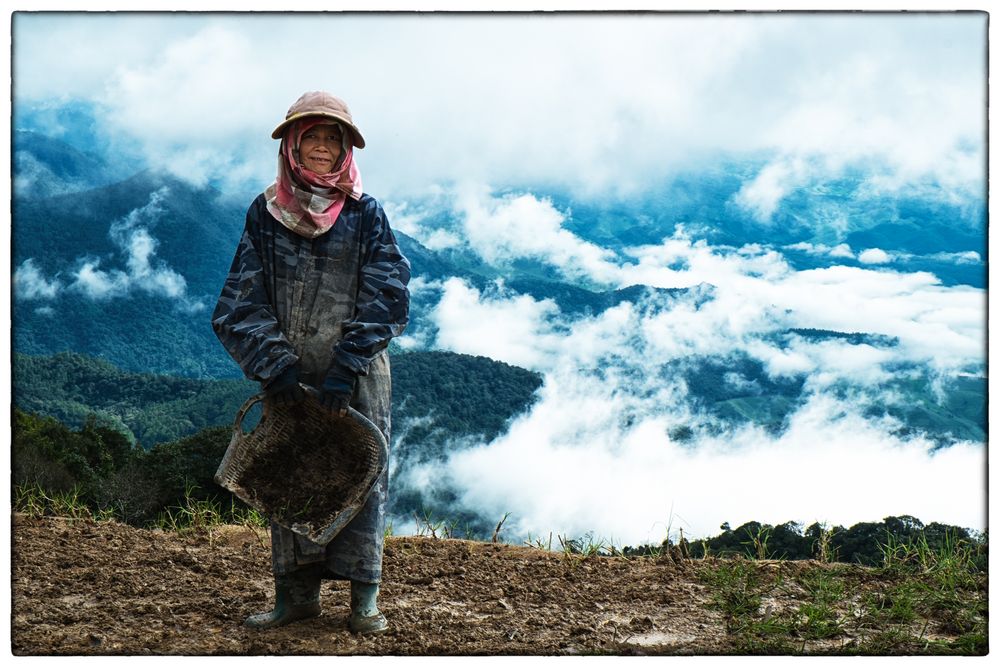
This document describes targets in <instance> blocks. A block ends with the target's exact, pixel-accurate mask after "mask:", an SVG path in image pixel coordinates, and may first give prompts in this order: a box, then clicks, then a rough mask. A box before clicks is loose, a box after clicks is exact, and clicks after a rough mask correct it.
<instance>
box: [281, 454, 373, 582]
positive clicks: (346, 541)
mask: <svg viewBox="0 0 1000 667" xmlns="http://www.w3.org/2000/svg"><path fill="white" fill-rule="evenodd" d="M388 478H389V470H388V468H386V469H385V470H383V471H382V474H381V475H380V476H379V478H378V481H377V482H375V486H374V487H373V488H372V492H371V495H369V496H368V500H367V502H365V504H364V506H363V507H362V508H361V511H360V512H358V514H357V515H356V516H355V517H354V518H353V519H352V520H351V522H350V523H349V524H347V525H346V526H344V529H343V530H341V531H340V532H339V533H337V536H336V537H334V538H333V539H332V540H330V542H329V544H326V545H321V544H316V543H315V542H313V541H312V540H309V539H307V538H305V537H303V536H302V535H298V534H296V533H293V532H292V531H290V530H289V529H287V528H283V527H281V526H279V525H278V524H276V523H274V522H273V521H272V522H271V567H272V569H273V570H274V574H275V575H276V576H279V575H286V574H292V573H294V572H296V571H298V570H300V569H303V568H308V569H317V568H318V567H319V564H323V565H325V572H324V576H325V577H327V578H332V579H351V580H353V581H362V582H365V583H369V584H377V583H379V582H381V581H382V547H383V541H384V536H385V505H386V498H387V495H388V494H387V493H386V491H387V486H388Z"/></svg>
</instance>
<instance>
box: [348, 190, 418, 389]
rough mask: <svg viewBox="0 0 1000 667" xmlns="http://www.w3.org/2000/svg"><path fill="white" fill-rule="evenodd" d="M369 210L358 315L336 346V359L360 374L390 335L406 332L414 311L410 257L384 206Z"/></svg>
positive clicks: (357, 307)
mask: <svg viewBox="0 0 1000 667" xmlns="http://www.w3.org/2000/svg"><path fill="white" fill-rule="evenodd" d="M365 213H366V215H365V220H364V226H363V232H364V233H363V238H362V247H361V264H360V267H361V268H360V271H359V276H358V298H357V302H356V307H355V315H354V317H353V318H352V319H351V320H350V321H349V322H347V323H346V324H345V325H344V329H343V337H342V338H341V339H340V341H339V342H338V343H337V345H336V346H335V348H334V362H335V363H337V364H339V365H341V366H344V367H346V368H349V369H351V370H352V371H354V372H355V373H358V374H360V375H365V374H367V373H368V366H369V364H371V361H372V359H373V358H374V357H375V355H377V354H378V353H379V352H381V351H382V350H384V349H385V348H386V347H387V346H388V345H389V340H390V339H392V338H393V337H394V336H398V335H400V334H401V333H403V330H404V329H405V328H406V324H407V322H408V321H409V313H410V292H409V289H408V288H407V284H408V283H409V282H410V262H409V261H408V260H407V259H406V257H404V256H403V253H402V251H401V250H400V249H399V245H398V244H397V243H396V236H395V234H393V233H392V229H390V228H389V222H388V221H387V220H386V217H385V213H384V212H383V211H382V207H381V206H379V205H378V203H376V202H372V206H371V208H370V209H369V211H366V212H365Z"/></svg>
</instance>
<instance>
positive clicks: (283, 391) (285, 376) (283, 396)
mask: <svg viewBox="0 0 1000 667" xmlns="http://www.w3.org/2000/svg"><path fill="white" fill-rule="evenodd" d="M264 394H265V395H267V397H268V398H269V399H270V400H271V402H272V403H273V404H274V405H283V406H288V407H291V406H293V405H298V404H299V403H301V402H302V401H304V400H305V398H306V390H305V389H303V388H302V385H300V384H299V365H298V364H297V363H295V364H292V365H291V366H289V367H288V368H286V369H285V370H283V371H281V372H280V373H278V376H277V377H276V378H274V379H273V380H271V381H270V382H268V383H267V384H266V385H265V386H264Z"/></svg>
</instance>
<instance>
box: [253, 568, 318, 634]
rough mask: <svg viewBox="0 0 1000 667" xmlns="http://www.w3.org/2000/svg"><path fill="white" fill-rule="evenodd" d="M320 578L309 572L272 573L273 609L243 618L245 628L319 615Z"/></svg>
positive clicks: (283, 622) (277, 623)
mask: <svg viewBox="0 0 1000 667" xmlns="http://www.w3.org/2000/svg"><path fill="white" fill-rule="evenodd" d="M321 582H322V580H321V579H320V578H319V577H318V576H316V575H315V574H312V573H295V574H286V575H275V577H274V609H272V610H271V611H266V612H263V613H260V614H254V615H253V616H250V617H249V618H247V620H246V621H244V622H243V625H245V626H246V627H248V628H254V629H257V630H267V629H269V628H277V627H280V626H282V625H288V624H289V623H294V622H295V621H302V620H305V619H307V618H314V617H316V616H319V614H320V607H319V587H320V583H321Z"/></svg>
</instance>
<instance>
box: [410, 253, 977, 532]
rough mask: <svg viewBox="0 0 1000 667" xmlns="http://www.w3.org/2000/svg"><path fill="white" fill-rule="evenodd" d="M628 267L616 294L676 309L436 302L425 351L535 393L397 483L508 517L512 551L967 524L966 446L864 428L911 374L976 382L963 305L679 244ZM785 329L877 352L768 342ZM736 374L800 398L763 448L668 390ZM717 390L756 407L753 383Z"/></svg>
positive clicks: (445, 288) (962, 292)
mask: <svg viewBox="0 0 1000 667" xmlns="http://www.w3.org/2000/svg"><path fill="white" fill-rule="evenodd" d="M527 252H528V253H529V254H530V249H528V250H527ZM629 252H630V256H631V258H632V260H633V261H632V262H630V263H625V264H622V265H620V266H617V267H616V271H617V273H618V275H617V276H616V280H618V281H619V282H621V283H628V282H631V281H635V282H642V283H644V284H649V285H655V286H659V287H691V290H690V291H689V293H688V294H686V295H685V296H681V297H669V298H668V297H648V298H646V299H645V300H642V301H639V302H637V303H634V304H633V303H623V304H621V305H619V306H617V307H614V308H610V309H608V310H606V311H604V312H602V313H600V314H598V315H593V316H585V317H577V318H571V317H568V316H566V315H564V314H563V313H561V312H560V310H559V308H558V306H557V305H556V304H555V303H553V302H550V301H546V300H536V299H533V298H532V297H530V296H527V295H517V294H513V293H510V292H504V290H503V288H502V287H500V288H498V289H496V290H492V291H488V292H482V291H480V290H477V289H476V288H474V287H472V286H470V285H469V284H467V283H465V282H464V281H462V280H459V279H457V278H453V279H450V280H448V281H445V282H444V283H443V284H441V285H439V286H438V288H439V289H440V290H441V298H440V300H439V301H438V302H437V305H436V307H435V308H434V310H433V312H432V314H431V319H432V320H433V321H434V324H435V325H436V327H437V334H436V340H434V341H433V342H431V344H432V345H437V346H439V347H442V348H445V349H450V350H454V351H458V352H464V353H468V354H481V355H485V356H489V357H492V358H494V359H498V360H501V361H506V362H508V363H513V364H518V365H521V366H524V367H527V368H530V369H532V370H536V371H539V372H541V373H542V374H543V376H544V385H543V387H542V388H541V389H540V390H539V400H538V402H537V403H536V404H535V405H534V407H533V408H532V409H531V411H530V412H529V413H528V414H526V415H524V416H522V417H521V418H519V419H518V420H517V421H515V422H514V423H513V424H512V425H511V427H510V429H509V431H508V432H507V433H505V434H504V435H503V436H501V437H499V438H497V439H496V440H494V441H492V442H488V443H482V444H481V445H480V446H478V447H475V448H472V449H466V450H462V451H460V452H458V453H456V454H454V455H453V456H452V457H451V458H450V459H449V461H448V463H447V465H446V466H444V467H440V466H439V465H438V464H434V465H433V466H424V467H418V468H414V469H413V470H410V471H407V473H406V474H405V475H404V476H403V477H402V483H403V484H417V483H418V480H419V484H423V485H425V488H439V487H448V488H450V489H451V490H452V491H453V492H454V493H456V494H457V495H458V497H459V499H460V501H459V502H460V505H461V506H463V507H465V508H475V509H476V510H477V511H479V512H481V513H482V515H483V516H496V517H499V516H502V515H503V514H504V513H505V512H508V511H510V512H512V513H513V515H512V518H511V523H510V524H509V525H510V526H511V528H512V529H513V530H517V531H520V533H521V534H525V533H536V534H537V533H540V532H547V531H549V530H555V531H563V532H567V533H570V534H573V533H574V532H576V533H580V532H583V531H587V530H593V531H596V532H597V533H598V534H600V535H602V536H605V537H612V536H613V537H615V538H618V539H622V540H625V541H626V542H633V543H634V542H636V541H643V540H653V541H657V540H659V539H662V538H663V536H664V534H665V531H666V525H667V524H670V523H671V522H672V527H673V529H674V530H676V529H677V528H678V527H684V529H685V532H686V533H687V534H689V535H690V534H695V535H707V534H713V531H715V530H716V528H717V526H718V525H719V524H720V523H721V522H722V521H730V522H731V523H733V525H737V524H738V523H740V522H742V521H746V520H751V519H754V520H760V521H770V522H783V521H786V520H789V519H794V520H799V521H807V522H811V521H814V520H819V521H831V522H839V523H843V524H845V525H849V524H851V523H854V522H857V521H861V520H869V519H871V520H879V519H881V518H882V517H883V516H888V515H891V514H894V513H900V512H903V513H911V514H915V515H917V516H920V517H921V518H925V520H941V521H947V522H952V523H957V524H960V525H968V526H970V527H977V528H981V527H983V526H984V525H985V523H984V520H985V518H984V510H985V504H984V503H985V486H984V484H985V477H984V468H983V464H984V462H985V458H984V457H985V451H984V448H983V446H982V443H979V442H961V441H959V442H953V443H952V445H951V446H950V447H949V448H947V449H946V450H942V451H932V450H933V449H934V447H935V443H934V442H932V441H931V440H929V439H927V437H925V436H923V435H919V434H914V433H912V432H910V433H907V432H904V431H901V430H900V428H901V423H900V422H899V420H898V419H895V418H893V417H890V416H888V415H886V414H885V413H884V412H882V411H881V409H882V408H884V407H885V406H892V405H897V406H899V405H901V403H900V401H905V400H907V399H905V398H904V397H902V396H901V395H899V393H898V390H897V389H896V388H895V387H896V385H897V383H898V382H900V381H902V380H904V379H905V378H907V377H912V375H913V373H914V372H915V371H918V370H919V369H924V370H922V371H920V372H926V373H930V374H931V375H935V376H937V377H940V378H942V379H944V380H945V381H947V378H953V377H955V376H956V375H958V374H961V373H964V372H970V371H971V372H982V370H983V366H982V362H983V358H982V350H983V344H984V340H985V319H984V309H983V306H984V293H983V291H982V290H978V289H972V288H966V287H952V288H946V287H942V286H940V285H939V284H938V282H937V280H936V279H935V278H934V276H932V275H930V274H925V273H915V274H906V273H897V272H891V271H886V270H872V269H864V268H851V267H832V268H829V269H818V270H807V271H796V270H794V269H792V268H791V267H790V266H789V265H788V264H787V263H786V262H785V260H784V259H783V257H782V256H781V254H780V253H779V252H777V251H774V250H772V249H767V248H763V247H759V246H747V247H743V248H727V247H714V246H711V245H709V244H707V243H705V242H704V241H693V240H691V239H689V238H686V237H685V236H684V235H683V234H678V235H676V236H674V237H672V238H669V239H666V240H665V241H664V243H663V244H662V245H660V246H648V247H641V248H633V249H631V250H630V251H629ZM609 266H611V264H610V263H609ZM800 328H805V329H810V328H815V329H827V330H834V331H845V332H851V331H864V332H868V333H871V334H880V335H881V336H882V338H880V339H877V340H882V341H884V342H882V343H879V342H877V340H875V341H872V342H865V343H858V342H857V341H853V342H850V341H847V340H843V339H832V340H829V339H824V340H815V339H810V338H805V337H801V336H797V335H792V336H789V335H788V334H787V332H788V331H789V330H793V329H794V330H798V329H800ZM740 358H749V359H752V360H756V361H757V362H759V363H761V364H762V367H763V369H764V371H765V373H766V376H767V377H768V378H771V379H773V380H774V381H780V380H781V379H782V378H786V379H796V380H800V381H801V382H802V396H803V402H802V404H801V405H798V406H796V407H794V409H793V410H792V411H791V413H790V415H789V417H788V419H787V423H786V424H785V426H784V427H783V428H782V429H779V430H777V431H774V430H769V429H767V428H764V427H762V426H759V425H753V424H745V425H742V426H740V425H738V424H737V425H735V426H734V425H733V424H732V423H728V424H727V423H723V422H720V421H719V419H718V418H717V417H715V416H713V415H711V414H709V413H706V412H705V411H704V405H703V404H701V403H700V402H699V401H700V399H698V397H697V396H695V395H694V394H693V393H692V389H691V387H689V386H688V384H687V381H686V379H685V373H686V372H688V371H690V370H692V369H694V368H697V366H698V364H701V363H704V360H705V359H714V360H717V361H718V362H719V363H722V364H726V363H727V360H731V362H732V360H737V359H740ZM732 365H733V369H734V371H738V367H737V365H736V364H735V362H732ZM725 381H726V382H727V383H728V384H731V385H732V386H734V387H737V386H740V385H742V389H743V391H744V393H745V395H748V396H752V395H754V394H755V392H754V391H753V387H752V386H750V385H752V383H753V382H754V381H755V380H753V378H748V377H744V376H742V375H741V374H740V373H739V372H731V373H729V374H728V375H727V376H726V379H725ZM756 393H758V394H759V393H760V391H757V392H756ZM872 408H879V409H878V410H876V411H875V412H871V411H870V410H871V409H872ZM688 429H689V430H688ZM685 430H687V434H686V435H684V436H683V437H682V436H681V435H678V434H680V433H684V432H685ZM692 433H693V436H692V435H691V434H692ZM887 471H892V472H891V474H890V473H887ZM734 500H738V501H737V502H734ZM789 508H794V509H789ZM907 508H909V509H907ZM914 508H918V509H919V511H917V509H914Z"/></svg>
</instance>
